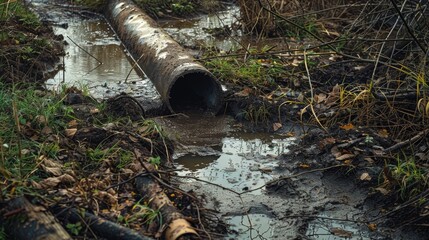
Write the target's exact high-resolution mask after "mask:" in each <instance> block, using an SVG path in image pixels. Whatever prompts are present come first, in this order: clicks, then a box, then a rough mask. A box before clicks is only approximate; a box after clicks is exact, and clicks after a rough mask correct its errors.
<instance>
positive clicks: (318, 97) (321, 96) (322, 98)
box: [314, 93, 328, 104]
mask: <svg viewBox="0 0 429 240" xmlns="http://www.w3.org/2000/svg"><path fill="white" fill-rule="evenodd" d="M327 97H328V96H327V95H326V94H324V93H320V94H318V95H316V96H314V100H315V101H316V103H319V104H320V103H322V102H324V101H325V100H326V98H327Z"/></svg>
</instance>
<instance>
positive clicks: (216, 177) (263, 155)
mask: <svg viewBox="0 0 429 240" xmlns="http://www.w3.org/2000/svg"><path fill="white" fill-rule="evenodd" d="M267 135H268V134H267ZM293 141H294V138H289V139H272V140H271V141H262V140H261V139H252V140H244V139H240V138H235V137H234V138H231V137H226V138H223V140H222V152H221V154H220V155H219V156H195V155H191V154H188V155H185V156H182V157H179V158H178V159H176V162H177V163H178V164H180V165H182V167H184V168H186V169H187V171H184V172H183V173H182V174H183V175H185V174H188V175H192V176H194V177H198V178H200V179H204V180H207V181H210V182H212V183H215V184H219V185H221V186H224V187H227V188H230V189H232V190H235V191H237V192H241V191H244V190H247V189H254V188H258V187H260V186H262V185H264V184H265V183H266V182H267V181H268V180H271V179H273V177H274V175H275V173H274V169H275V168H276V167H277V165H278V163H277V161H276V159H275V158H276V157H277V156H279V155H281V154H285V153H287V152H288V151H289V150H288V147H289V146H290V145H291V144H293ZM260 193H261V191H260V190H258V191H255V192H252V194H260Z"/></svg>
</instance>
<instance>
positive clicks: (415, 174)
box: [389, 154, 429, 199]
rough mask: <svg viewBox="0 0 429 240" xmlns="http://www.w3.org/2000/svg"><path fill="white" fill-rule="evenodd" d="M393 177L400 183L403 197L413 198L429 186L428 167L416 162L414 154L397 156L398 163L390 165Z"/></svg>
mask: <svg viewBox="0 0 429 240" xmlns="http://www.w3.org/2000/svg"><path fill="white" fill-rule="evenodd" d="M389 168H390V169H391V172H392V176H393V178H395V179H396V181H397V183H398V185H399V192H400V196H401V197H402V198H403V199H409V198H412V197H414V196H416V195H418V194H419V193H421V192H422V191H424V190H426V189H427V188H428V186H429V179H428V177H429V175H428V171H427V169H425V168H423V167H421V166H419V165H418V164H416V161H415V158H414V156H407V155H406V154H403V155H402V156H400V155H398V156H397V157H396V165H390V166H389Z"/></svg>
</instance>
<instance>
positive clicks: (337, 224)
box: [305, 215, 371, 240]
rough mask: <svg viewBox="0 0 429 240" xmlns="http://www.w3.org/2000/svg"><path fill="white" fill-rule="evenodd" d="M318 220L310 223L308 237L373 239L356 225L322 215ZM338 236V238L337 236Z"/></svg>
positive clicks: (323, 239) (335, 239) (332, 239)
mask: <svg viewBox="0 0 429 240" xmlns="http://www.w3.org/2000/svg"><path fill="white" fill-rule="evenodd" d="M320 217H322V218H319V219H317V220H313V221H311V222H309V223H308V228H307V232H306V234H305V235H306V236H308V237H310V238H311V239H320V240H343V239H345V238H348V239H371V237H370V235H369V233H365V232H364V231H362V230H361V229H360V227H359V225H357V224H356V223H353V222H348V221H337V220H329V219H324V218H329V216H327V215H320ZM335 234H336V235H337V236H336V235H335Z"/></svg>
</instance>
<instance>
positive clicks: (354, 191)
mask: <svg viewBox="0 0 429 240" xmlns="http://www.w3.org/2000/svg"><path fill="white" fill-rule="evenodd" d="M43 2H46V1H33V7H34V9H35V10H36V11H37V12H38V13H39V15H41V16H42V18H44V19H45V20H48V21H51V22H53V23H54V25H55V31H56V33H58V34H62V35H63V36H64V39H65V40H66V41H67V42H68V46H67V47H66V52H68V54H67V56H66V57H65V58H64V61H63V65H64V66H63V67H64V69H65V71H59V72H58V73H57V75H56V76H55V77H53V78H52V79H50V80H48V81H47V85H48V86H49V87H51V88H58V87H61V86H62V85H63V84H65V85H67V86H73V85H74V86H77V87H83V88H87V89H88V90H89V92H90V93H91V94H92V96H94V97H96V98H100V99H101V98H108V97H111V96H114V95H117V94H119V93H121V92H126V93H128V94H130V95H131V96H134V97H136V98H138V99H139V100H141V101H142V105H143V106H144V107H145V108H147V109H146V110H150V108H156V107H159V106H160V104H161V101H160V98H159V95H158V94H157V92H156V90H155V89H154V87H153V85H152V83H151V82H150V81H148V79H147V78H146V77H145V76H141V75H138V74H137V73H136V72H135V71H134V70H132V69H133V67H132V66H133V63H130V61H129V60H130V58H129V56H128V55H127V52H126V51H125V50H124V48H123V46H122V45H121V43H120V41H119V40H118V39H117V38H116V36H115V34H114V32H113V31H112V30H111V29H110V27H109V25H108V24H107V23H106V22H105V20H104V18H103V17H102V16H97V15H95V14H93V15H91V16H87V15H82V14H76V13H73V12H71V11H67V10H66V11H65V9H67V8H66V6H63V7H62V6H61V5H49V4H46V3H43ZM49 6H51V7H49ZM52 6H54V7H52ZM236 14H237V9H236V8H233V7H232V8H229V10H227V11H223V12H220V13H218V14H214V15H209V16H207V15H205V16H201V17H199V18H196V19H192V20H189V21H190V24H185V23H184V22H183V21H182V20H177V21H169V22H168V23H164V24H165V26H168V28H169V29H167V30H168V31H172V29H178V33H186V32H188V33H189V32H201V30H202V29H201V28H202V27H210V26H215V28H218V27H219V26H217V25H216V24H214V23H213V22H211V21H216V22H218V23H219V21H218V18H219V17H220V18H223V20H222V21H223V22H224V23H229V24H231V23H232V22H233V21H234V19H232V18H234V17H235V15H236ZM213 24H214V25H213ZM205 32H207V31H205ZM173 36H174V34H173ZM177 36H178V37H180V34H178V35H177ZM178 40H179V41H180V39H178ZM200 40H204V38H202V39H200ZM224 41H225V40H221V42H222V45H223V46H231V45H234V43H231V45H228V44H226V43H225V42H224ZM214 43H215V44H216V41H215V42H214ZM218 43H219V42H218ZM131 62H132V61H131ZM156 120H157V121H158V123H159V124H161V125H162V126H163V127H164V128H165V129H166V130H167V132H168V134H169V135H170V137H171V138H173V139H175V140H176V141H177V142H178V144H177V146H176V152H175V155H174V158H175V160H176V164H177V166H178V167H179V168H181V169H183V171H181V172H180V173H179V176H178V177H177V178H178V180H180V181H181V182H183V184H182V186H181V187H182V188H184V189H185V190H194V191H195V192H197V193H198V194H201V195H205V198H206V199H207V205H208V206H207V207H208V208H212V209H216V210H218V211H219V215H220V216H221V217H222V218H223V219H224V220H225V221H226V222H227V223H229V224H231V228H230V229H231V231H230V233H229V235H228V236H225V239H229V238H233V239H293V238H302V237H303V238H312V239H341V236H339V233H342V236H343V237H344V236H346V237H351V238H353V239H367V238H369V237H370V235H371V234H373V233H370V232H369V231H368V229H367V227H366V226H365V225H359V224H358V223H357V222H358V221H350V219H352V220H357V219H359V218H360V217H362V216H363V214H364V213H363V212H364V211H363V210H364V209H362V206H363V202H364V200H365V198H366V194H367V193H366V192H365V191H363V190H360V189H359V188H357V187H356V186H355V185H354V184H353V183H352V182H351V181H344V179H341V178H342V177H340V176H337V175H336V174H335V172H332V173H330V172H317V171H315V172H314V173H310V174H305V175H301V176H297V177H294V178H290V179H288V180H287V181H285V182H284V183H283V184H282V185H283V186H282V187H276V186H274V187H271V188H269V189H266V188H265V187H264V185H265V184H266V183H267V182H268V181H270V180H273V179H276V178H277V177H279V176H283V175H284V176H287V175H292V174H295V173H296V172H297V171H298V165H299V164H298V163H295V162H292V161H288V159H285V158H284V156H283V155H284V154H286V153H287V152H288V147H289V146H291V145H292V144H296V143H295V142H296V139H295V138H293V137H285V136H281V135H271V134H266V133H246V132H244V131H243V130H242V129H240V125H239V124H237V122H235V121H234V120H233V119H232V118H231V117H229V116H218V117H208V116H201V115H199V116H178V117H176V118H157V119H156ZM196 179H201V180H203V181H199V180H196ZM210 183H211V184H210ZM314 219H316V220H314ZM333 219H349V220H347V221H340V220H333ZM371 237H372V236H371Z"/></svg>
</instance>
